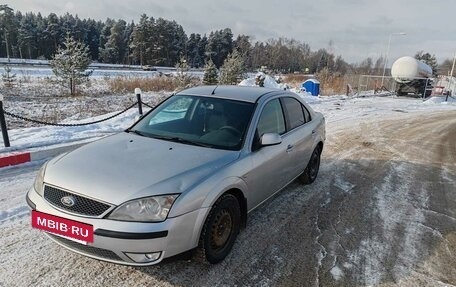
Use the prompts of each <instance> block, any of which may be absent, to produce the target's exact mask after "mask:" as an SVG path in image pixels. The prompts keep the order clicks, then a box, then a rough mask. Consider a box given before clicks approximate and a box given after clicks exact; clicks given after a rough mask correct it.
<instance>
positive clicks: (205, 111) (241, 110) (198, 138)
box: [130, 95, 254, 150]
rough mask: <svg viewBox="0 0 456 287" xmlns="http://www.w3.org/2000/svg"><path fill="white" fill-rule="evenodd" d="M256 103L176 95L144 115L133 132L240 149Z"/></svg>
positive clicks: (177, 140) (191, 142)
mask: <svg viewBox="0 0 456 287" xmlns="http://www.w3.org/2000/svg"><path fill="white" fill-rule="evenodd" d="M253 107H254V104H253V103H248V102H242V101H234V100H228V99H220V98H213V97H201V96H187V95H176V96H173V97H170V98H169V99H167V100H166V101H165V102H164V103H163V104H161V105H160V106H158V107H157V108H156V109H155V110H153V111H152V112H151V113H149V114H148V115H147V116H145V117H144V118H143V119H142V120H141V121H139V122H138V123H137V124H136V125H135V126H133V128H132V129H130V131H131V132H135V133H137V134H139V135H142V136H147V137H152V138H159V139H163V140H169V141H175V142H181V143H184V144H192V145H199V146H206V147H212V148H220V149H228V150H239V149H240V148H241V146H242V143H243V141H244V137H245V133H246V130H247V126H248V123H249V121H250V118H251V116H252V112H253Z"/></svg>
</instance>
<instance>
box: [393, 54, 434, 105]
mask: <svg viewBox="0 0 456 287" xmlns="http://www.w3.org/2000/svg"><path fill="white" fill-rule="evenodd" d="M391 76H393V79H394V80H395V81H396V83H397V86H396V93H397V95H398V96H405V95H408V94H413V95H419V96H429V95H430V94H431V91H432V79H431V77H432V68H431V67H430V66H428V65H426V64H425V63H423V62H421V61H419V60H417V59H415V58H413V57H409V56H406V57H401V58H399V59H397V60H396V61H395V62H394V63H393V66H392V67H391Z"/></svg>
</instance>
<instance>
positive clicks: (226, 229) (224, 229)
mask: <svg viewBox="0 0 456 287" xmlns="http://www.w3.org/2000/svg"><path fill="white" fill-rule="evenodd" d="M240 223H241V210H240V207H239V202H238V201H237V198H236V197H235V196H234V195H232V194H224V195H222V196H221V197H220V198H219V199H218V200H217V202H216V203H215V204H214V206H213V207H212V209H211V211H210V212H209V216H208V217H207V219H206V222H205V223H204V227H203V230H202V232H201V236H200V241H199V247H200V250H201V252H202V255H204V257H205V259H206V260H207V261H208V262H209V263H212V264H215V263H219V262H220V261H222V260H223V259H225V257H226V256H227V255H228V254H229V253H230V251H231V248H232V247H233V245H234V241H235V240H236V237H237V235H238V234H239V229H240Z"/></svg>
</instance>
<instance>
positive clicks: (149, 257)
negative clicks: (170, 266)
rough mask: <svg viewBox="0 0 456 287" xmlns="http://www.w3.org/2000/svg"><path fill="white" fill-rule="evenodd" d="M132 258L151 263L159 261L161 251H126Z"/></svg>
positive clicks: (136, 260) (137, 261)
mask: <svg viewBox="0 0 456 287" xmlns="http://www.w3.org/2000/svg"><path fill="white" fill-rule="evenodd" d="M124 253H125V255H127V256H128V258H130V259H131V260H133V261H135V262H136V263H150V262H154V261H157V260H158V259H159V258H160V255H161V252H150V253H130V252H124Z"/></svg>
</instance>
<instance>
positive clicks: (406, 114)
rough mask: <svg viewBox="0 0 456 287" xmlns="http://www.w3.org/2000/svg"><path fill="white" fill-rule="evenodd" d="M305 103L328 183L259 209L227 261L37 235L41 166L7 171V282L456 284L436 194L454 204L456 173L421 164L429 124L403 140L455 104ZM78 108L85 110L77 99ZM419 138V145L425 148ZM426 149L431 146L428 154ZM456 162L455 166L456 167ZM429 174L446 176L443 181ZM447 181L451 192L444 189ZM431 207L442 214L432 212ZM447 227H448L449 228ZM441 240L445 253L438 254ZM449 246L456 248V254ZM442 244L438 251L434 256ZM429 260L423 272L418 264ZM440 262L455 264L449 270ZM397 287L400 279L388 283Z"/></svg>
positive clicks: (2, 272) (2, 263) (104, 128)
mask: <svg viewBox="0 0 456 287" xmlns="http://www.w3.org/2000/svg"><path fill="white" fill-rule="evenodd" d="M300 95H301V96H302V97H303V99H304V100H306V101H307V102H308V103H309V104H310V106H311V107H312V108H313V109H315V110H316V111H319V112H322V113H323V114H324V115H325V117H326V120H327V141H326V143H325V145H326V148H325V152H324V154H323V155H324V159H323V161H322V167H321V170H320V174H319V178H318V179H317V181H316V182H315V183H314V184H312V185H310V186H302V185H298V184H292V185H291V186H290V187H289V188H287V189H286V190H284V192H282V193H280V194H279V195H278V196H277V197H275V198H273V199H271V200H270V201H269V202H268V203H266V205H264V206H263V207H262V208H259V209H258V210H257V211H256V212H252V214H250V215H249V216H250V217H249V223H248V227H247V228H246V229H245V230H243V231H242V232H241V234H240V236H239V238H238V240H237V242H236V244H235V246H234V248H233V251H232V255H230V256H229V257H228V258H227V259H226V260H225V261H224V262H222V263H220V264H218V265H214V266H208V265H207V264H200V263H198V262H195V261H191V262H188V261H178V262H171V263H163V264H161V265H158V266H153V267H150V268H131V267H125V266H117V265H114V264H109V263H104V262H99V261H96V260H92V259H88V258H86V257H83V256H80V255H77V254H74V253H72V252H69V251H67V250H65V249H63V248H60V247H59V246H57V245H56V244H54V243H53V242H52V241H51V240H49V239H48V238H47V237H45V236H44V235H43V234H42V233H41V232H38V231H37V230H34V229H32V228H31V227H30V223H29V220H28V217H27V215H28V208H27V207H26V203H25V200H24V196H25V192H26V191H27V190H28V188H30V186H32V185H33V179H34V177H35V176H36V172H37V169H38V168H39V166H40V164H42V162H32V163H29V164H25V165H21V166H18V167H9V168H2V169H0V187H1V188H0V230H1V234H0V235H1V236H0V237H1V238H0V246H1V247H0V249H2V251H3V254H4V258H3V260H0V286H3V285H2V284H4V286H31V285H33V286H65V285H68V286H81V285H84V286H100V285H108V284H109V285H114V286H188V285H193V286H226V285H239V286H242V285H250V286H275V285H287V286H303V285H309V286H313V285H320V286H337V285H345V286H363V285H367V286H369V285H378V284H381V283H383V282H386V283H387V285H385V286H392V285H395V283H396V284H398V285H400V286H451V285H450V283H451V284H453V285H454V282H456V281H455V280H453V277H450V275H448V274H451V271H452V270H454V265H451V262H454V256H453V257H450V255H451V254H453V253H454V248H453V249H452V246H454V245H451V242H456V241H452V240H454V239H452V237H451V232H452V231H453V230H454V223H455V222H456V221H454V219H452V218H453V217H454V215H453V214H452V213H451V212H450V211H448V210H439V209H438V208H440V206H443V204H442V202H441V201H437V200H438V199H439V198H444V199H445V197H442V196H440V195H441V194H440V193H437V192H439V191H440V192H442V191H444V190H447V191H448V198H449V200H448V202H449V203H451V202H456V201H452V198H453V197H450V191H451V190H454V189H451V188H452V187H453V186H454V181H452V179H453V178H454V173H452V170H451V169H448V170H447V173H443V175H444V176H446V177H447V178H448V179H445V178H440V177H439V176H440V173H439V172H440V171H445V169H436V170H434V168H435V167H434V165H435V164H432V165H424V164H421V165H420V164H419V163H421V161H425V160H426V159H428V158H430V157H429V156H428V155H427V154H425V153H423V151H422V150H419V148H420V147H422V145H423V144H427V145H430V144H431V143H432V141H429V142H428V141H425V140H424V139H425V137H429V136H428V135H427V134H425V133H423V130H424V129H426V127H427V126H426V125H423V126H422V127H421V128H420V129H419V130H418V132H416V131H415V132H413V134H419V135H422V137H423V140H422V139H421V138H419V139H420V141H418V140H416V139H415V137H413V138H412V139H413V140H414V141H411V142H410V141H407V140H404V139H402V138H400V137H401V133H402V132H404V133H405V132H407V130H412V129H413V128H416V127H419V126H420V125H421V124H423V123H422V122H420V119H421V118H422V117H421V116H420V113H422V114H423V115H426V116H427V117H425V119H429V115H430V114H434V113H435V114H441V113H439V112H442V111H456V101H455V100H454V99H452V100H451V101H452V102H442V98H431V99H429V100H428V101H426V102H423V101H422V100H421V99H414V98H397V97H390V96H387V97H385V96H383V97H379V96H374V95H365V96H363V97H346V96H343V95H336V96H329V97H312V96H309V95H307V94H300ZM162 96H163V94H153V93H151V94H148V98H147V99H148V102H149V101H152V100H153V99H154V98H156V99H158V98H160V97H162ZM108 99H110V100H114V98H113V97H108ZM130 100H131V99H130ZM116 107H117V106H116ZM119 107H120V106H119ZM61 108H64V105H62V107H61ZM67 109H68V110H69V111H71V109H74V107H73V105H72V104H71V103H69V104H68V106H67ZM452 114H454V112H453V113H452ZM109 115H110V114H104V115H99V116H96V117H91V118H86V119H82V120H75V119H74V118H72V117H69V118H68V119H66V120H65V122H66V123H75V122H78V121H79V122H87V121H92V120H96V119H99V118H104V117H106V116H109ZM136 115H137V109H132V110H130V111H128V112H127V113H125V114H123V115H121V116H119V117H117V118H115V119H112V120H109V121H107V122H104V123H100V124H95V125H89V126H84V127H72V128H69V127H49V126H43V127H28V128H21V129H12V130H10V137H11V144H12V148H10V149H5V148H1V149H0V152H7V151H11V150H13V149H23V148H29V147H35V146H42V147H43V146H47V145H50V144H56V143H63V142H69V141H80V140H83V139H84V140H91V139H97V138H100V137H103V136H105V135H108V134H111V133H114V132H118V131H121V130H123V129H125V128H126V127H128V126H129V125H131V123H132V122H133V121H134V117H135V116H136ZM415 119H418V120H417V121H415ZM432 119H434V118H432ZM395 120H397V121H396V123H400V124H399V126H401V125H402V123H404V124H403V126H404V127H403V128H404V131H402V130H400V131H399V130H396V134H395V135H393V136H391V137H388V135H390V133H391V132H392V131H394V130H395V129H396V128H397V125H395V126H392V127H390V123H391V122H394V121H395ZM385 121H386V122H387V124H385ZM377 122H381V123H382V125H377ZM424 123H426V122H424ZM427 124H429V123H427ZM436 126H439V124H436V122H435V121H434V124H433V125H432V126H431V129H435V128H436ZM386 127H389V129H390V130H387V129H386ZM409 132H410V133H412V131H409ZM434 132H435V131H434ZM438 132H439V131H437V133H438ZM415 142H419V143H420V144H419V145H418V146H414V145H413V143H415ZM0 144H1V145H3V143H2V142H0ZM435 145H439V143H435ZM363 149H364V150H363ZM427 149H429V150H431V149H430V148H428V147H426V146H425V147H424V150H425V151H426V150H427ZM398 150H399V151H398ZM415 151H418V152H416V153H415ZM389 153H391V154H392V155H391V156H390V155H388V154H389ZM407 153H408V154H407ZM373 159H374V160H373ZM431 159H432V160H433V158H431ZM450 164H451V163H449V165H448V166H447V167H446V168H448V167H450V168H451V166H450ZM453 166H454V163H453ZM385 170H386V171H385ZM417 170H418V171H419V172H415V173H409V172H410V171H417ZM429 171H433V173H435V175H434V177H431V173H430V172H429ZM411 174H412V175H413V176H411ZM452 174H453V175H452ZM385 175H386V176H385ZM419 176H421V177H423V179H422V178H419ZM420 180H421V181H420ZM451 182H453V183H451ZM391 184H393V185H391ZM439 184H440V185H441V184H446V185H445V186H444V187H445V188H442V187H440V185H439ZM409 185H410V188H408V186H409ZM435 186H437V188H436V189H435V190H434V188H435ZM417 191H419V192H417ZM424 191H426V192H429V193H424ZM431 191H432V193H431ZM420 192H423V194H422V193H420ZM434 194H435V198H433V196H434ZM432 200H436V202H437V203H435V204H433V203H432ZM422 201H423V202H422ZM290 206H293V208H290ZM431 207H432V208H434V209H433V210H436V211H433V210H432V211H431V210H430V209H431ZM450 207H451V206H450ZM450 207H449V208H450ZM428 208H429V210H428ZM445 212H446V213H445ZM445 214H447V215H445ZM431 215H432V216H434V217H435V218H436V219H435V218H434V217H432V216H431ZM452 216H453V217H452ZM429 218H430V219H433V220H428V219H429ZM437 219H438V220H439V222H444V221H445V220H446V221H447V222H449V223H448V224H447V225H445V226H443V227H440V229H439V230H440V231H438V230H437V228H438V227H439V226H438V225H439V224H438V223H436V222H437ZM425 224H426V225H425ZM428 225H429V226H430V227H428ZM433 228H436V229H435V230H434V229H433ZM445 230H447V231H448V232H445ZM377 233H378V234H377ZM453 233H454V232H453ZM403 239H404V240H403ZM431 239H432V240H434V241H431ZM439 240H440V241H439ZM424 241H429V242H434V243H435V244H434V243H433V244H430V245H429V246H431V247H429V246H428V245H423V244H422V243H423V242H424ZM396 242H397V245H396V244H395V243H396ZM442 242H443V243H444V244H442V246H443V247H439V246H440V245H439V244H441V243H442ZM445 244H448V246H450V247H447V249H448V250H449V251H447V249H445V247H446V245H445ZM434 245H435V246H438V247H436V248H435V249H433V248H432V246H434ZM404 246H405V247H404ZM423 246H424V247H426V248H428V249H425V248H424V247H423ZM397 249H399V250H397ZM435 254H437V255H439V256H440V257H439V256H437V255H435ZM447 254H449V255H448V257H444V256H447ZM395 256H396V257H395ZM436 256H437V257H436ZM395 258H397V260H396V261H394V260H395ZM442 258H443V259H442ZM445 258H448V260H445ZM451 260H453V261H451ZM393 261H394V262H393ZM418 264H421V265H422V266H423V267H421V269H420V268H418V267H415V265H418ZM391 266H392V267H391ZM440 266H444V267H442V268H441V269H439V267H440ZM415 270H417V271H415ZM436 270H437V271H436ZM440 271H441V272H442V274H443V275H440V273H439V272H440ZM436 274H437V275H436ZM453 274H454V273H453ZM445 276H448V277H447V278H446V279H445ZM391 278H392V279H391ZM442 278H443V279H445V280H443V279H442ZM407 280H408V281H407ZM403 281H405V282H403ZM440 281H443V282H445V283H441V282H440ZM389 282H392V283H391V284H390V285H388V283H389ZM401 282H402V283H401ZM440 283H441V284H440ZM446 283H449V284H448V285H447V284H446Z"/></svg>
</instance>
